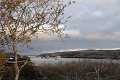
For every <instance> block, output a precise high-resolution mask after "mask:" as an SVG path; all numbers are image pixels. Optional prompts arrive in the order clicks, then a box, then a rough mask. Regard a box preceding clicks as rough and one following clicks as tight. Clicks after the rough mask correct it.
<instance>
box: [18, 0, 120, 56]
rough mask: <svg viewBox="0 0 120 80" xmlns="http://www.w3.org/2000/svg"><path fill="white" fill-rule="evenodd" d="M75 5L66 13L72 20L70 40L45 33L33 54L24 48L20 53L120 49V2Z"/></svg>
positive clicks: (98, 0) (79, 0)
mask: <svg viewBox="0 0 120 80" xmlns="http://www.w3.org/2000/svg"><path fill="white" fill-rule="evenodd" d="M66 1H68V0H66ZM66 1H65V2H66ZM75 1H76V3H75V4H74V5H71V6H69V7H68V8H67V9H66V10H65V14H66V15H65V17H67V16H72V17H71V18H70V19H69V21H68V24H67V28H66V31H65V33H67V34H68V35H69V36H70V38H68V39H65V40H60V39H59V38H57V37H56V36H55V35H47V34H43V33H42V34H39V37H38V38H33V41H32V44H31V46H33V47H34V48H33V50H29V49H25V48H24V47H22V48H20V49H19V53H27V54H28V53H29V54H40V53H44V52H54V51H68V50H79V49H104V48H105V49H111V48H120V22H119V21H120V0H75Z"/></svg>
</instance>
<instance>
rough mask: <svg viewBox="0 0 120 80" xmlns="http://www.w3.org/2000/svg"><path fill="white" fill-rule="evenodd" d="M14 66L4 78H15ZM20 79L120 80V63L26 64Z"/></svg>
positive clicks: (4, 79) (10, 79) (7, 79)
mask: <svg viewBox="0 0 120 80" xmlns="http://www.w3.org/2000/svg"><path fill="white" fill-rule="evenodd" d="M14 72H15V71H14V67H12V66H11V67H9V68H8V69H7V73H6V74H5V75H4V77H3V80H13V79H14V76H15V73H14ZM19 80H120V64H117V63H112V62H111V63H99V62H86V61H84V62H69V63H58V64H56V65H52V64H41V65H39V66H35V65H34V64H33V63H29V64H27V65H25V66H24V67H23V68H22V70H21V73H20V78H19Z"/></svg>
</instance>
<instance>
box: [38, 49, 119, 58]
mask: <svg viewBox="0 0 120 80" xmlns="http://www.w3.org/2000/svg"><path fill="white" fill-rule="evenodd" d="M46 54H49V56H50V57H55V56H57V55H60V56H61V57H62V58H92V59H120V50H82V51H66V52H55V53H45V54H40V55H38V56H37V57H42V56H45V55H46Z"/></svg>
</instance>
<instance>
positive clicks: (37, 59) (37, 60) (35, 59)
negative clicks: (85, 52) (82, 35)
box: [29, 56, 120, 65]
mask: <svg viewBox="0 0 120 80" xmlns="http://www.w3.org/2000/svg"><path fill="white" fill-rule="evenodd" d="M29 57H30V58H31V60H32V62H34V63H35V64H36V65H38V64H43V63H50V64H56V63H60V62H62V63H65V62H72V61H81V62H83V61H86V62H102V63H105V62H107V63H111V62H113V63H120V60H109V59H85V58H61V59H59V60H55V58H49V59H43V58H41V57H35V56H29Z"/></svg>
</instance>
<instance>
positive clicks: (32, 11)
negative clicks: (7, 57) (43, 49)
mask: <svg viewBox="0 0 120 80" xmlns="http://www.w3.org/2000/svg"><path fill="white" fill-rule="evenodd" d="M72 3H74V1H70V2H68V4H64V3H63V1H62V0H0V47H1V46H2V47H3V48H4V49H5V48H6V47H7V46H8V47H9V48H11V49H12V52H13V53H14V56H15V64H14V67H15V79H14V80H18V79H19V75H20V70H21V68H20V67H19V66H18V56H17V55H18V52H17V46H18V44H21V43H22V44H23V45H22V46H24V45H27V48H30V46H29V45H28V43H30V42H31V38H32V37H33V36H34V35H37V33H38V32H42V33H47V34H53V33H56V34H57V35H58V37H59V38H61V39H62V38H66V37H68V36H67V34H65V33H64V30H65V28H60V27H59V25H65V26H66V23H67V21H68V18H70V17H68V18H66V19H65V18H64V17H63V15H64V10H65V8H66V7H68V6H69V5H71V4H72ZM44 25H48V26H47V27H45V26H44ZM63 36H64V37H63ZM8 47H7V49H8ZM30 49H31V48H30Z"/></svg>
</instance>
